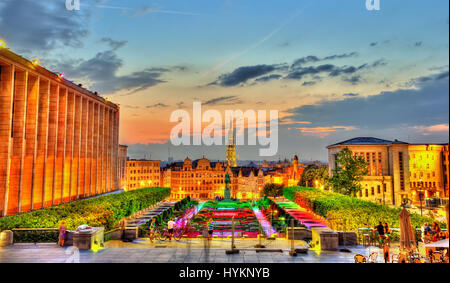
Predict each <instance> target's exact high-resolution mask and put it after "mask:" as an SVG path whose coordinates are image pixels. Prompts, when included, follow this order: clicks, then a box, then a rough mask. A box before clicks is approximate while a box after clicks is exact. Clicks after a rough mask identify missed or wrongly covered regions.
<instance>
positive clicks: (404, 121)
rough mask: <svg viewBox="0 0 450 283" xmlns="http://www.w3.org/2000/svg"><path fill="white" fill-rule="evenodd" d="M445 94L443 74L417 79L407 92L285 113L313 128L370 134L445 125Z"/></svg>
mask: <svg viewBox="0 0 450 283" xmlns="http://www.w3.org/2000/svg"><path fill="white" fill-rule="evenodd" d="M448 92H449V80H448V72H446V73H445V72H444V73H438V74H433V75H429V76H424V77H421V78H416V79H414V80H412V87H411V88H410V89H398V90H396V91H390V92H381V93H378V94H375V95H371V96H368V97H361V96H355V97H352V96H350V97H348V98H346V99H343V100H340V101H323V102H321V103H318V104H315V105H303V106H300V107H297V108H294V109H291V110H289V111H287V112H288V113H289V114H290V116H289V118H291V119H292V120H294V121H311V122H312V124H313V125H314V126H315V127H329V126H333V125H346V126H354V127H356V128H362V127H365V128H369V129H372V130H373V129H386V128H390V127H391V128H392V127H403V128H404V127H413V126H430V125H438V124H448V115H449V109H448V105H449V96H448ZM330 124H332V125H330Z"/></svg>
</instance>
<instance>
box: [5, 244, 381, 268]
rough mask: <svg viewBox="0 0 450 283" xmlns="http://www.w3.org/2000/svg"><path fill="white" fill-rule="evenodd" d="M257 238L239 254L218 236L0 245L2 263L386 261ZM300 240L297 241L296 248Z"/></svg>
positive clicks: (352, 251) (353, 250) (355, 248)
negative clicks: (300, 250) (92, 245)
mask: <svg viewBox="0 0 450 283" xmlns="http://www.w3.org/2000/svg"><path fill="white" fill-rule="evenodd" d="M257 242H258V241H257V240H253V239H241V240H237V241H236V243H235V244H236V247H237V248H238V249H239V250H240V253H239V254H233V255H227V254H225V251H226V250H227V249H229V247H230V246H231V245H230V240H227V239H223V240H222V239H215V240H212V241H210V242H209V243H208V242H207V241H205V240H201V239H191V240H190V241H189V242H187V241H179V242H176V241H172V242H170V243H169V242H157V243H153V244H152V243H150V241H149V240H148V239H138V240H136V241H134V242H132V243H123V242H121V241H109V242H107V243H105V247H104V248H102V249H99V250H97V251H79V253H77V251H74V249H73V248H72V247H66V248H61V247H58V246H57V245H56V244H36V245H35V244H15V245H14V246H10V247H4V248H0V263H65V262H67V263H71V262H80V263H353V262H354V258H353V257H354V255H355V254H357V253H361V254H364V255H369V254H370V253H371V252H378V253H379V257H378V262H383V260H382V258H381V250H380V249H378V248H377V247H363V246H353V247H347V248H348V249H349V250H350V252H342V251H317V250H313V249H310V250H308V253H307V254H298V255H297V256H296V257H292V256H290V255H289V249H290V242H289V241H286V240H284V239H277V240H275V241H271V242H270V243H269V241H264V243H263V244H265V245H266V249H267V250H268V251H266V252H259V251H256V249H255V248H254V245H255V244H256V243H257ZM300 246H301V242H300V241H296V247H300Z"/></svg>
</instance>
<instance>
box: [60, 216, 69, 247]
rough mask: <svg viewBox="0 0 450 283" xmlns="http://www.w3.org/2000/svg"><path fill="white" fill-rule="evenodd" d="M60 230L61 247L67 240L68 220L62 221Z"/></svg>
mask: <svg viewBox="0 0 450 283" xmlns="http://www.w3.org/2000/svg"><path fill="white" fill-rule="evenodd" d="M58 231H59V236H58V245H59V246H60V247H64V242H65V240H66V233H67V228H66V221H61V225H60V226H59V228H58Z"/></svg>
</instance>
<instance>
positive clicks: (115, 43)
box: [99, 37, 128, 51]
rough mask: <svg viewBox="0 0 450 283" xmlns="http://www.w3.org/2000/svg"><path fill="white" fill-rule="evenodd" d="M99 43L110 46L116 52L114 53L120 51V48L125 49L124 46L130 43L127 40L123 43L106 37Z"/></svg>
mask: <svg viewBox="0 0 450 283" xmlns="http://www.w3.org/2000/svg"><path fill="white" fill-rule="evenodd" d="M99 42H102V43H106V44H108V45H109V47H110V48H111V49H112V50H114V51H116V50H117V49H120V48H122V47H124V46H125V45H127V43H128V41H126V40H123V41H117V40H113V39H111V38H108V37H104V38H102V39H100V40H99Z"/></svg>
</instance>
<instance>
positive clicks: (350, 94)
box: [344, 93, 359, 97]
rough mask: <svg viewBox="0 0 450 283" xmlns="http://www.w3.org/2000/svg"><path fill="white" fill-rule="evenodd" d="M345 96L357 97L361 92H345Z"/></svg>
mask: <svg viewBox="0 0 450 283" xmlns="http://www.w3.org/2000/svg"><path fill="white" fill-rule="evenodd" d="M344 96H348V97H356V96H359V94H358V93H344Z"/></svg>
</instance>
